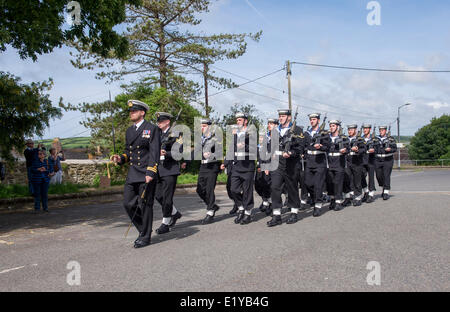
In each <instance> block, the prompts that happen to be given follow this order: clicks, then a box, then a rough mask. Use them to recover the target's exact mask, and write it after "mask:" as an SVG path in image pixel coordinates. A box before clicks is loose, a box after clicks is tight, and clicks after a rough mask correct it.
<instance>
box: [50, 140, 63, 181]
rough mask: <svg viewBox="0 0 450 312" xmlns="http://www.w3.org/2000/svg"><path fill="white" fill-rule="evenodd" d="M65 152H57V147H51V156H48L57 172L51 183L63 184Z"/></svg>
mask: <svg viewBox="0 0 450 312" xmlns="http://www.w3.org/2000/svg"><path fill="white" fill-rule="evenodd" d="M64 160H65V158H64V152H63V151H61V152H60V153H58V154H57V153H56V148H54V147H52V148H51V149H50V156H49V157H48V161H49V163H50V165H51V166H52V167H53V171H54V173H55V175H54V176H52V177H51V179H50V184H61V183H62V177H63V172H62V166H61V161H64Z"/></svg>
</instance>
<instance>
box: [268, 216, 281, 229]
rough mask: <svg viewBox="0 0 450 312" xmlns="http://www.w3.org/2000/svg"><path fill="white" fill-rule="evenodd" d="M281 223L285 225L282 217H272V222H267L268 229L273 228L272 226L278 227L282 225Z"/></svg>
mask: <svg viewBox="0 0 450 312" xmlns="http://www.w3.org/2000/svg"><path fill="white" fill-rule="evenodd" d="M281 223H283V222H282V221H281V216H278V215H277V216H272V220H270V221H268V222H267V226H268V227H272V226H276V225H280V224H281Z"/></svg>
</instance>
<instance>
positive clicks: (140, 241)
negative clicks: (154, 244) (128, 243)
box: [134, 239, 150, 248]
mask: <svg viewBox="0 0 450 312" xmlns="http://www.w3.org/2000/svg"><path fill="white" fill-rule="evenodd" d="M148 245H150V240H144V239H138V240H137V241H136V242H135V243H134V248H142V247H145V246H148Z"/></svg>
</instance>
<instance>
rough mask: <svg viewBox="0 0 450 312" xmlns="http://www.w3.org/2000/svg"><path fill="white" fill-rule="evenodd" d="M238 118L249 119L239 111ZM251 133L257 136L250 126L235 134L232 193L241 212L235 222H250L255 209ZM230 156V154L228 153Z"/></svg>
mask: <svg viewBox="0 0 450 312" xmlns="http://www.w3.org/2000/svg"><path fill="white" fill-rule="evenodd" d="M236 118H244V119H247V115H245V114H243V113H237V114H236ZM250 135H254V136H255V137H256V133H250V131H249V129H248V128H243V127H241V128H240V129H238V131H237V133H236V134H235V135H234V136H233V142H230V143H232V144H234V156H233V158H232V159H233V173H232V174H231V193H232V196H233V198H234V201H235V203H236V205H237V206H238V209H239V212H238V215H237V217H236V219H235V220H234V222H235V223H236V224H237V223H240V224H248V223H250V222H251V210H252V209H253V205H254V199H253V189H254V183H255V180H254V179H255V168H256V165H255V160H256V150H255V153H254V155H253V154H251V153H250ZM238 143H240V144H244V147H243V148H238ZM227 156H228V155H227Z"/></svg>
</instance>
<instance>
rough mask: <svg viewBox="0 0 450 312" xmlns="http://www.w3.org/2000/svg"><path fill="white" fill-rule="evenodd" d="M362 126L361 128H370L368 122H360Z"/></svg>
mask: <svg viewBox="0 0 450 312" xmlns="http://www.w3.org/2000/svg"><path fill="white" fill-rule="evenodd" d="M362 127H363V128H372V125H371V124H369V123H364V124H362Z"/></svg>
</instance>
